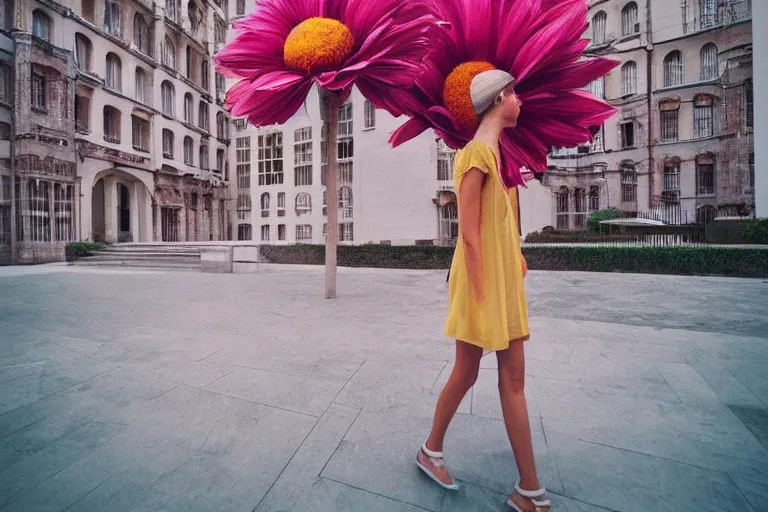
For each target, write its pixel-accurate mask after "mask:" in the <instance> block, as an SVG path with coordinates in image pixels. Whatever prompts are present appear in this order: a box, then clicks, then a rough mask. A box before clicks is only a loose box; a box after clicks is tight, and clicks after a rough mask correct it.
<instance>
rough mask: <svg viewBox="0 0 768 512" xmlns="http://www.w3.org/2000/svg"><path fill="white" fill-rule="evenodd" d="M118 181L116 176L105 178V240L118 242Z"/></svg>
mask: <svg viewBox="0 0 768 512" xmlns="http://www.w3.org/2000/svg"><path fill="white" fill-rule="evenodd" d="M117 228H118V226H117V180H116V179H115V177H114V176H105V177H104V240H106V242H107V243H115V242H117Z"/></svg>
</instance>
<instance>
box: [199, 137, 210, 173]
mask: <svg viewBox="0 0 768 512" xmlns="http://www.w3.org/2000/svg"><path fill="white" fill-rule="evenodd" d="M200 168H201V169H202V170H204V171H207V170H208V169H209V168H210V166H209V162H208V146H207V145H205V144H200Z"/></svg>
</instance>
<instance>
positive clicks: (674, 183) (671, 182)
mask: <svg viewBox="0 0 768 512" xmlns="http://www.w3.org/2000/svg"><path fill="white" fill-rule="evenodd" d="M661 200H662V202H663V203H666V204H680V166H679V165H677V164H668V165H665V166H664V183H663V185H662V191H661Z"/></svg>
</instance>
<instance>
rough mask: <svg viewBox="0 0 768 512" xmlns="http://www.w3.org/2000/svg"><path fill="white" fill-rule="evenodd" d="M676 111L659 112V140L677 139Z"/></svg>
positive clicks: (670, 140)
mask: <svg viewBox="0 0 768 512" xmlns="http://www.w3.org/2000/svg"><path fill="white" fill-rule="evenodd" d="M677 127H678V111H677V110H667V111H663V112H662V113H661V141H662V142H674V141H676V140H677V137H678V135H677Z"/></svg>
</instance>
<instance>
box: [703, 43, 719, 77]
mask: <svg viewBox="0 0 768 512" xmlns="http://www.w3.org/2000/svg"><path fill="white" fill-rule="evenodd" d="M699 57H700V60H701V79H702V80H714V79H715V78H717V77H718V76H719V75H720V63H719V62H718V58H717V46H716V45H714V44H712V43H709V44H705V45H704V47H702V49H701V52H700V54H699Z"/></svg>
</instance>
